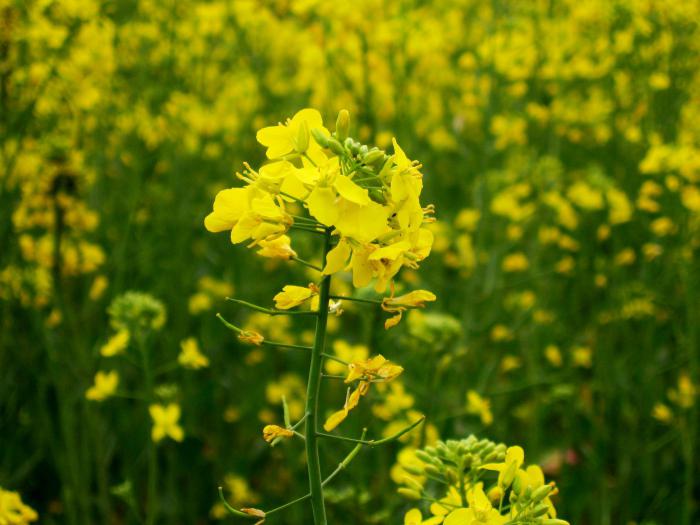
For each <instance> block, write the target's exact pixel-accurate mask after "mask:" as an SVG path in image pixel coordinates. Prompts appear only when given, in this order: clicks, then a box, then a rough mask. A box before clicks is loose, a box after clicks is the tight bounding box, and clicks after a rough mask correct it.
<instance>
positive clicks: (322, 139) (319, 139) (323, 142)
mask: <svg viewBox="0 0 700 525" xmlns="http://www.w3.org/2000/svg"><path fill="white" fill-rule="evenodd" d="M311 135H312V136H313V138H314V140H315V141H316V143H317V144H318V145H319V146H321V147H322V148H327V147H328V136H327V135H324V134H323V132H322V131H321V130H320V129H318V128H313V129H312V130H311Z"/></svg>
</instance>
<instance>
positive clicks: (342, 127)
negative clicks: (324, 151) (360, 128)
mask: <svg viewBox="0 0 700 525" xmlns="http://www.w3.org/2000/svg"><path fill="white" fill-rule="evenodd" d="M349 131H350V113H348V110H347V109H341V110H340V111H339V112H338V119H337V120H336V121H335V136H336V138H337V139H338V140H339V141H341V142H343V141H344V140H345V139H346V138H347V137H348V133H349Z"/></svg>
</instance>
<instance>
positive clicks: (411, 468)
mask: <svg viewBox="0 0 700 525" xmlns="http://www.w3.org/2000/svg"><path fill="white" fill-rule="evenodd" d="M401 468H402V469H404V470H405V471H406V472H408V473H409V474H413V475H414V476H422V475H423V474H425V467H423V466H422V465H421V466H420V467H418V466H416V465H401Z"/></svg>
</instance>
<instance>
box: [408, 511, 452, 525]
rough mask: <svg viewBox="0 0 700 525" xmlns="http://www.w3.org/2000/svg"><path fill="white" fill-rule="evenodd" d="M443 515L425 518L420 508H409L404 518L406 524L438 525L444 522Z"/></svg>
mask: <svg viewBox="0 0 700 525" xmlns="http://www.w3.org/2000/svg"><path fill="white" fill-rule="evenodd" d="M443 519H444V518H443V517H442V516H433V517H432V518H428V519H426V520H423V515H422V514H421V512H420V510H418V509H411V510H409V511H408V512H407V513H406V515H405V516H404V518H403V524H404V525H438V524H440V523H442V520H443Z"/></svg>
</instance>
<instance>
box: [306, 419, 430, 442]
mask: <svg viewBox="0 0 700 525" xmlns="http://www.w3.org/2000/svg"><path fill="white" fill-rule="evenodd" d="M423 421H425V416H422V417H420V418H419V419H417V420H416V421H414V422H413V423H411V424H410V425H408V426H407V427H406V428H404V429H403V430H399V431H398V432H397V433H396V434H393V435H391V436H389V437H385V438H383V439H370V440H364V439H355V438H350V437H346V436H336V435H334V434H326V433H325V432H317V433H316V435H317V436H319V437H324V438H328V439H337V440H338V441H347V442H349V443H358V444H359V445H364V446H367V447H376V446H379V445H384V444H386V443H390V442H392V441H395V440H397V439H399V438H400V437H401V436H403V435H404V434H406V433H408V432H410V431H411V430H413V429H414V428H416V427H417V426H418V425H420V424H421V423H422V422H423Z"/></svg>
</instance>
